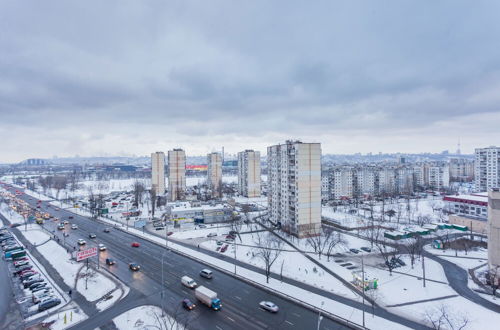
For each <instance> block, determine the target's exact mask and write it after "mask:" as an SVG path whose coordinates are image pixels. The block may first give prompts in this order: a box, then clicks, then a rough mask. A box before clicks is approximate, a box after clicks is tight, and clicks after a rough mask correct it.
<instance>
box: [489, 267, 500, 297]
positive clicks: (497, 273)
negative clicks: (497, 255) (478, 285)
mask: <svg viewBox="0 0 500 330" xmlns="http://www.w3.org/2000/svg"><path fill="white" fill-rule="evenodd" d="M499 267H500V266H495V267H493V268H491V269H489V270H488V273H487V274H486V276H487V278H486V283H487V284H488V285H489V286H490V287H491V289H492V294H493V297H495V295H496V293H497V290H498V287H499V286H500V280H499V277H500V269H499Z"/></svg>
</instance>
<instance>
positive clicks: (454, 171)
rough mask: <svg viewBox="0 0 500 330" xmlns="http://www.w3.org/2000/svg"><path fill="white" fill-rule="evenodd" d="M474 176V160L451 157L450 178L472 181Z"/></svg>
mask: <svg viewBox="0 0 500 330" xmlns="http://www.w3.org/2000/svg"><path fill="white" fill-rule="evenodd" d="M473 178H474V161H473V160H470V159H465V158H452V159H450V180H452V181H464V182H468V181H472V179H473Z"/></svg>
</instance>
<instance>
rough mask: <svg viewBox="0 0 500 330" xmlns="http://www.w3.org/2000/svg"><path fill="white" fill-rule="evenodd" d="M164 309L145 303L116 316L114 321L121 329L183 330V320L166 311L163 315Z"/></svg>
mask: <svg viewBox="0 0 500 330" xmlns="http://www.w3.org/2000/svg"><path fill="white" fill-rule="evenodd" d="M161 315H162V310H161V308H159V307H157V306H152V305H145V306H140V307H136V308H133V309H130V310H128V311H126V312H125V313H123V314H120V315H119V316H117V317H115V318H114V319H113V322H114V323H115V325H116V327H117V328H118V329H120V330H129V329H135V330H152V329H157V330H171V329H176V330H182V329H184V326H182V324H179V323H182V322H183V321H182V320H179V323H178V322H177V321H176V320H175V319H174V318H173V317H170V316H169V315H168V314H166V313H164V316H163V317H162V316H161Z"/></svg>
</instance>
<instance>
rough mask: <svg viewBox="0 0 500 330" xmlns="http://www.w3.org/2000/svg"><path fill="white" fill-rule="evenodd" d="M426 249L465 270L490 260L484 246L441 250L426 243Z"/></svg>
mask: <svg viewBox="0 0 500 330" xmlns="http://www.w3.org/2000/svg"><path fill="white" fill-rule="evenodd" d="M424 249H425V250H426V251H427V252H430V253H432V254H434V255H436V256H438V257H440V258H443V259H445V260H447V261H449V262H452V263H454V264H456V265H457V266H460V267H462V268H463V269H465V270H469V269H471V268H475V267H478V266H480V265H483V264H486V263H487V262H488V250H487V249H484V248H474V249H471V250H470V251H467V254H465V252H464V251H457V252H456V251H455V250H452V249H447V250H440V249H435V248H433V247H432V246H430V245H426V246H425V247H424Z"/></svg>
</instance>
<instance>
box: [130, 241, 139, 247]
mask: <svg viewBox="0 0 500 330" xmlns="http://www.w3.org/2000/svg"><path fill="white" fill-rule="evenodd" d="M139 246H141V244H139V243H138V242H133V243H132V247H139Z"/></svg>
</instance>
